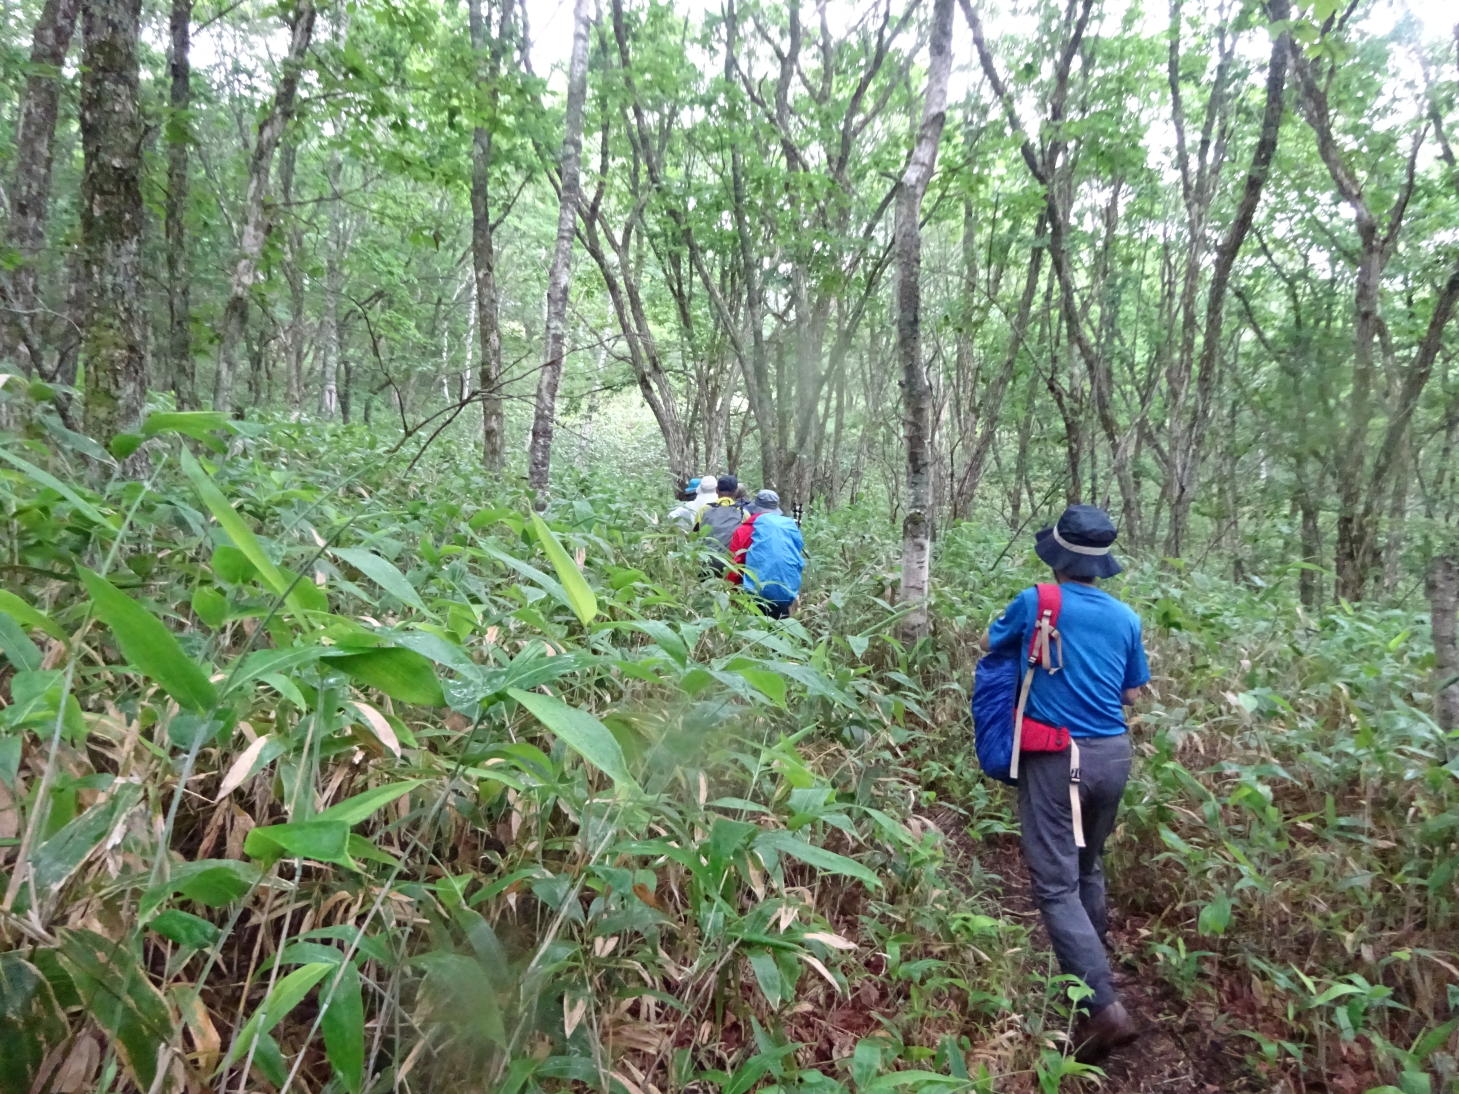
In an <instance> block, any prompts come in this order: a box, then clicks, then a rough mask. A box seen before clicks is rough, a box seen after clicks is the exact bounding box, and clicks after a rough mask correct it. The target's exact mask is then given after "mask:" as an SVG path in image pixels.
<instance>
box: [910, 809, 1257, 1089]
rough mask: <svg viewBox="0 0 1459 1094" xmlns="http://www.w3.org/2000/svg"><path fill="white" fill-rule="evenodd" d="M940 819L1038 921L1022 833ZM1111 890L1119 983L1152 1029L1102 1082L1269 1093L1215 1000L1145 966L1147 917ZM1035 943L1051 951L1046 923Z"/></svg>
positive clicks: (968, 857)
mask: <svg viewBox="0 0 1459 1094" xmlns="http://www.w3.org/2000/svg"><path fill="white" fill-rule="evenodd" d="M935 823H937V825H938V827H939V828H941V829H942V831H943V832H944V834H945V835H946V836H947V839H948V842H949V844H950V845H951V850H952V857H953V858H954V859H955V860H957V861H961V862H971V861H973V860H977V861H978V862H979V864H980V866H981V868H982V872H983V873H984V874H985V875H987V874H994V875H997V876H998V877H1000V878H1002V879H1003V888H1002V905H1003V908H1004V910H1005V911H1006V912H1007V913H1008V914H1011V915H1015V916H1018V917H1019V918H1020V919H1027V920H1029V921H1032V922H1037V918H1038V917H1037V908H1036V906H1035V904H1034V899H1033V893H1032V892H1031V891H1030V889H1029V884H1028V875H1027V873H1026V872H1025V870H1024V867H1023V860H1022V857H1021V855H1020V854H1019V850H1018V842H1017V839H1016V837H1014V836H1012V835H1007V836H998V837H994V838H992V839H990V840H988V841H985V842H978V841H976V840H973V839H972V838H970V837H969V836H968V835H967V834H966V832H965V831H964V829H963V825H962V823H961V821H960V818H959V817H958V816H957V815H956V814H955V813H953V812H952V811H951V810H949V811H948V812H947V814H946V815H944V816H939V817H937V818H935ZM1110 889H1111V892H1110V896H1111V902H1110V903H1111V906H1110V934H1111V950H1112V954H1111V957H1112V960H1113V962H1114V974H1115V983H1116V986H1117V987H1118V989H1119V992H1120V995H1121V997H1122V998H1123V1000H1124V1003H1125V1005H1126V1006H1127V1007H1128V1008H1129V1010H1130V1013H1131V1014H1132V1015H1133V1016H1134V1017H1135V1018H1136V1020H1137V1021H1138V1022H1139V1023H1140V1024H1141V1026H1142V1028H1143V1029H1144V1030H1145V1033H1144V1035H1143V1036H1142V1037H1141V1038H1140V1040H1139V1041H1137V1042H1135V1044H1134V1045H1132V1046H1130V1047H1129V1048H1128V1049H1125V1050H1124V1051H1122V1052H1120V1053H1118V1054H1116V1055H1115V1056H1113V1057H1112V1058H1111V1059H1110V1060H1109V1062H1108V1063H1107V1064H1105V1071H1106V1072H1107V1074H1108V1079H1107V1080H1106V1081H1105V1083H1104V1085H1103V1086H1102V1087H1101V1088H1100V1089H1101V1090H1104V1091H1118V1092H1120V1094H1261V1092H1262V1091H1264V1090H1265V1089H1266V1087H1265V1085H1264V1084H1262V1083H1261V1082H1260V1081H1259V1080H1257V1079H1255V1078H1253V1077H1252V1076H1251V1075H1250V1074H1249V1072H1248V1071H1247V1069H1246V1067H1245V1066H1244V1063H1243V1061H1242V1058H1241V1053H1240V1049H1239V1047H1238V1046H1232V1045H1229V1044H1226V1043H1223V1040H1222V1038H1221V1037H1220V1036H1219V1035H1218V1034H1217V1033H1216V1030H1217V1029H1218V1022H1217V1021H1216V1018H1217V1016H1216V1015H1215V1014H1214V1013H1213V1012H1212V1007H1211V1005H1210V1004H1208V1003H1199V1004H1190V1003H1187V1002H1185V1001H1184V1000H1182V999H1181V998H1179V996H1178V995H1177V994H1176V993H1175V991H1174V990H1173V989H1172V988H1171V987H1170V986H1169V985H1168V984H1166V983H1165V982H1164V981H1162V980H1160V979H1159V978H1158V977H1157V976H1155V975H1154V974H1153V972H1152V971H1150V970H1149V969H1147V968H1145V967H1142V965H1141V963H1140V960H1139V955H1140V953H1141V951H1142V949H1143V945H1142V939H1141V934H1142V927H1143V923H1142V922H1141V921H1138V920H1135V919H1133V918H1126V917H1125V916H1123V915H1122V914H1121V912H1120V908H1119V894H1118V879H1116V878H1112V879H1111V886H1110ZM1033 942H1034V945H1036V946H1039V947H1042V948H1043V949H1044V950H1045V951H1047V949H1048V946H1049V940H1048V936H1047V935H1046V934H1045V933H1044V930H1043V928H1042V927H1041V926H1040V927H1037V928H1036V929H1035V931H1034V934H1033Z"/></svg>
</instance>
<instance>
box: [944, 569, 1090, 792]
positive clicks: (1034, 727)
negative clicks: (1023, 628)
mask: <svg viewBox="0 0 1459 1094" xmlns="http://www.w3.org/2000/svg"><path fill="white" fill-rule="evenodd" d="M1062 605H1063V595H1062V594H1061V593H1060V591H1059V586H1057V585H1040V586H1038V608H1037V610H1036V611H1035V613H1034V624H1033V634H1032V635H1031V636H1030V638H1029V641H1028V650H1027V653H1026V655H1024V656H1020V654H1019V652H1018V651H1017V650H1009V651H996V652H993V653H989V654H987V655H985V656H984V657H983V658H982V659H981V660H980V661H979V662H978V667H977V669H976V670H975V671H974V673H973V692H972V698H971V703H970V705H971V707H972V712H973V747H974V749H975V750H976V751H977V754H978V766H979V767H981V768H982V769H983V770H984V771H985V772H986V773H987V774H989V775H991V776H992V777H993V778H995V779H997V780H999V781H1000V782H1005V783H1010V784H1016V783H1017V782H1018V755H1019V753H1020V752H1062V751H1064V749H1066V748H1068V747H1069V745H1070V737H1069V731H1068V729H1066V728H1064V727H1063V726H1051V725H1046V724H1044V723H1043V722H1039V721H1036V720H1034V719H1033V718H1029V717H1027V716H1025V714H1024V712H1023V711H1024V707H1025V706H1027V705H1028V692H1029V688H1030V686H1031V685H1032V684H1033V674H1034V670H1035V669H1038V668H1042V669H1043V670H1044V671H1045V672H1048V673H1050V674H1052V673H1055V672H1058V671H1059V669H1061V668H1062V667H1063V665H1064V646H1063V637H1062V636H1061V635H1060V634H1059V609H1060V607H1062ZM1056 652H1057V655H1058V658H1057V663H1056V662H1055V653H1056ZM1020 669H1022V670H1023V671H1022V678H1021V681H1020V673H1019V670H1020ZM1072 774H1073V777H1074V778H1075V780H1076V781H1077V778H1078V770H1077V767H1076V769H1075V770H1074V771H1073V773H1072Z"/></svg>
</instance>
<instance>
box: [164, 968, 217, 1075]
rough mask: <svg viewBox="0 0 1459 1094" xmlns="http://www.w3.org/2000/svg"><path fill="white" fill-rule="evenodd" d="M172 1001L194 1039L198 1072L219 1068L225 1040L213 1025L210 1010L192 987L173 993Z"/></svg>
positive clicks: (182, 986)
mask: <svg viewBox="0 0 1459 1094" xmlns="http://www.w3.org/2000/svg"><path fill="white" fill-rule="evenodd" d="M172 999H173V1002H174V1003H176V1004H177V1009H178V1011H179V1013H180V1014H181V1015H182V1020H183V1022H184V1024H185V1025H186V1026H187V1030H188V1033H189V1035H190V1036H191V1037H192V1043H193V1051H194V1053H195V1055H196V1057H197V1065H198V1070H199V1071H212V1070H213V1068H215V1067H217V1066H218V1060H219V1058H220V1056H221V1055H222V1052H223V1038H222V1037H221V1036H219V1034H218V1027H217V1026H215V1025H214V1024H213V1018H212V1015H210V1014H209V1013H208V1008H207V1007H205V1006H203V1002H202V1000H201V999H199V998H198V997H197V994H196V992H194V991H193V990H192V987H191V985H180V986H179V989H178V990H176V991H174V992H173V993H172Z"/></svg>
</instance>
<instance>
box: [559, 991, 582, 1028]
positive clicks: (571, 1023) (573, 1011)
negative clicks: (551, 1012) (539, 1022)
mask: <svg viewBox="0 0 1459 1094" xmlns="http://www.w3.org/2000/svg"><path fill="white" fill-rule="evenodd" d="M587 1013H588V1000H587V997H586V996H581V995H580V996H578V997H577V998H575V999H574V998H572V997H570V996H567V995H564V996H563V997H562V1035H563V1036H564V1037H571V1036H572V1032H573V1030H575V1029H577V1028H578V1024H579V1023H580V1022H581V1021H582V1020H583V1015H585V1014H587Z"/></svg>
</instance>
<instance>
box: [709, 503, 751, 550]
mask: <svg viewBox="0 0 1459 1094" xmlns="http://www.w3.org/2000/svg"><path fill="white" fill-rule="evenodd" d="M744 519H745V507H744V506H743V505H741V504H740V503H739V502H736V501H731V500H729V499H728V498H721V499H720V500H719V501H717V502H715V503H714V504H713V505H706V506H705V507H704V509H703V510H702V511H701V512H700V514H699V527H700V528H701V529H703V530H704V531H706V532H708V533H709V534H710V536H711V537H713V538H714V540H715V541H716V542H717V543H718V544H719V545H720V546H721V547H723V548H724V554H725V557H726V558H728V557H729V542H730V537H731V536H733V535H734V534H735V529H736V528H738V527H739V526H740V524H741V523H742V522H743V521H744Z"/></svg>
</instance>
